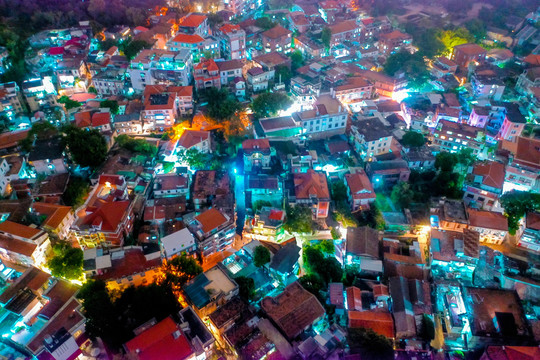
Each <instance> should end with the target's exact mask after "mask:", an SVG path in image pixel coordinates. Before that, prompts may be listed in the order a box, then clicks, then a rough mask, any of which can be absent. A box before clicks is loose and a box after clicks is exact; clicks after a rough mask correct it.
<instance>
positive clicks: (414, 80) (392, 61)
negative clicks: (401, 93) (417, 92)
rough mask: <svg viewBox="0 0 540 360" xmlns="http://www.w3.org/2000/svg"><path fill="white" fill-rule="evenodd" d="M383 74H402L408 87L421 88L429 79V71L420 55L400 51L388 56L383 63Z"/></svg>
mask: <svg viewBox="0 0 540 360" xmlns="http://www.w3.org/2000/svg"><path fill="white" fill-rule="evenodd" d="M384 72H385V73H386V74H388V75H390V76H394V75H396V74H398V73H401V72H402V73H404V74H405V77H406V78H407V80H408V83H409V87H412V88H421V87H422V86H423V85H424V84H425V83H426V82H427V80H428V79H429V71H428V69H427V65H426V62H425V60H424V57H423V56H422V54H420V53H418V52H416V53H414V54H411V53H409V52H408V51H407V50H400V51H398V52H397V53H395V54H392V55H390V56H389V57H388V58H387V59H386V62H385V63H384Z"/></svg>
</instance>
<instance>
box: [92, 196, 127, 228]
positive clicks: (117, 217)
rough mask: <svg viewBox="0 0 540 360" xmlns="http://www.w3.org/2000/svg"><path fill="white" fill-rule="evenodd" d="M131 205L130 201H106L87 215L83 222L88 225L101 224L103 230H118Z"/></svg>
mask: <svg viewBox="0 0 540 360" xmlns="http://www.w3.org/2000/svg"><path fill="white" fill-rule="evenodd" d="M129 205H130V202H129V201H114V202H109V203H105V204H103V205H102V206H101V207H99V208H98V209H97V210H96V211H94V212H93V213H91V214H88V215H86V217H84V219H83V220H82V223H83V224H85V225H88V226H91V225H99V224H101V230H102V231H109V232H111V231H116V229H117V228H118V226H119V225H120V224H121V222H122V219H123V218H124V215H125V214H126V211H127V209H128V208H129Z"/></svg>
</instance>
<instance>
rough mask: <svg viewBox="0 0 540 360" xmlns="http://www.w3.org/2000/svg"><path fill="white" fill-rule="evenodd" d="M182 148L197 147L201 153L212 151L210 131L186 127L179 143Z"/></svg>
mask: <svg viewBox="0 0 540 360" xmlns="http://www.w3.org/2000/svg"><path fill="white" fill-rule="evenodd" d="M177 147H178V149H180V150H189V149H197V150H198V151H199V152H201V153H205V154H206V153H211V152H212V136H211V135H210V131H204V130H190V129H186V130H184V132H183V133H182V136H180V139H179V140H178V144H177Z"/></svg>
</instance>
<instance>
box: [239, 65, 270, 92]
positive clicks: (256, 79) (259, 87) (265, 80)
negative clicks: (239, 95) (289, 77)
mask: <svg viewBox="0 0 540 360" xmlns="http://www.w3.org/2000/svg"><path fill="white" fill-rule="evenodd" d="M246 75H247V76H246V78H247V84H248V86H249V88H250V89H251V91H253V92H259V91H265V90H267V89H268V88H269V84H270V82H272V81H273V80H274V76H275V72H274V70H270V71H264V70H263V69H262V68H261V67H258V66H255V67H252V68H251V69H249V70H248V71H247V73H246Z"/></svg>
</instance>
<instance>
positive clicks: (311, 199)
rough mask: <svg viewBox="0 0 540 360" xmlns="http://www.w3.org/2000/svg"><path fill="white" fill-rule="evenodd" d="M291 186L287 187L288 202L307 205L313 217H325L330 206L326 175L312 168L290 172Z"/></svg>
mask: <svg viewBox="0 0 540 360" xmlns="http://www.w3.org/2000/svg"><path fill="white" fill-rule="evenodd" d="M292 185H293V188H292V189H289V196H288V197H289V203H291V204H295V205H307V206H308V207H310V208H311V211H312V213H313V217H315V218H317V219H318V218H326V217H327V216H328V211H329V207H330V192H329V190H328V183H327V180H326V175H325V174H324V173H322V172H316V171H315V170H313V169H309V170H307V172H305V173H294V174H292Z"/></svg>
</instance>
